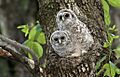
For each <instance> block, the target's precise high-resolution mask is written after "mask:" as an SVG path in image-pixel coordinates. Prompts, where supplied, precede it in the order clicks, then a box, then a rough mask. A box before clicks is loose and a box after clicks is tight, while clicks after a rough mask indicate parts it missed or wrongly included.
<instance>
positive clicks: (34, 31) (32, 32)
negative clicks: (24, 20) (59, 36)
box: [28, 25, 42, 41]
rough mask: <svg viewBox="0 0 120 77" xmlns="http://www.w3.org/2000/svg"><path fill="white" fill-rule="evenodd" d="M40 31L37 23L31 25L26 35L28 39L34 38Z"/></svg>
mask: <svg viewBox="0 0 120 77" xmlns="http://www.w3.org/2000/svg"><path fill="white" fill-rule="evenodd" d="M41 31H42V29H41V27H40V26H39V25H37V26H35V27H33V28H32V29H31V30H30V33H29V36H28V39H29V40H32V41H33V40H35V38H36V37H38V35H37V34H38V33H40V32H41Z"/></svg>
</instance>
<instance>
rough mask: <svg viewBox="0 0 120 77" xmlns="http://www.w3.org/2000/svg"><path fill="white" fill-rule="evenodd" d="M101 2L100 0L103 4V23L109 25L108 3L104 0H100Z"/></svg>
mask: <svg viewBox="0 0 120 77" xmlns="http://www.w3.org/2000/svg"><path fill="white" fill-rule="evenodd" d="M101 2H102V5H103V11H104V20H105V24H106V25H109V24H110V23H111V22H110V12H109V5H108V3H107V2H106V1H105V0H101Z"/></svg>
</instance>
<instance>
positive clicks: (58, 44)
mask: <svg viewBox="0 0 120 77" xmlns="http://www.w3.org/2000/svg"><path fill="white" fill-rule="evenodd" d="M50 44H51V45H52V48H53V49H54V51H56V52H57V53H58V55H60V56H61V54H63V53H65V52H66V51H67V49H68V48H69V46H70V45H71V39H70V37H69V34H68V33H67V32H66V31H60V30H59V31H55V32H53V33H52V35H51V37H50Z"/></svg>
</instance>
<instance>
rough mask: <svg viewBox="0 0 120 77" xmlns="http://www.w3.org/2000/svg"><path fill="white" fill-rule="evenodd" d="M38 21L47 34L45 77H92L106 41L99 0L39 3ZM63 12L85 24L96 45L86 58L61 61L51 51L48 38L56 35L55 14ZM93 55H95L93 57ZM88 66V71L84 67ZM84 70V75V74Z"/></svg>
mask: <svg viewBox="0 0 120 77" xmlns="http://www.w3.org/2000/svg"><path fill="white" fill-rule="evenodd" d="M38 2H39V21H40V24H41V25H42V27H43V30H44V31H45V33H46V37H47V45H46V46H47V49H46V54H47V55H46V69H45V76H46V77H95V63H96V59H97V57H98V54H97V53H101V52H102V51H103V48H102V44H103V42H104V41H105V39H106V34H105V30H104V29H105V28H104V20H103V11H102V6H101V3H100V0H44V1H43V0H38ZM63 8H68V9H72V10H73V11H75V13H76V14H77V16H78V17H79V19H80V20H81V21H82V22H84V23H85V24H87V26H88V28H89V29H90V31H91V34H92V35H93V37H94V41H95V43H96V44H95V45H94V46H93V47H92V48H91V50H90V53H89V55H87V56H86V55H84V56H82V57H79V58H77V59H76V58H74V59H71V58H61V57H59V56H58V55H57V54H56V53H54V51H53V50H52V49H51V47H50V44H49V38H50V35H51V33H52V32H53V31H55V25H56V22H55V16H56V13H57V12H58V11H59V10H60V9H63ZM93 51H95V52H94V53H92V52H93ZM86 64H87V65H88V67H89V70H87V67H86V66H85V65H86ZM82 67H84V68H85V69H86V70H87V71H85V72H84V70H83V69H82Z"/></svg>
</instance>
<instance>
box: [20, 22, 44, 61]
mask: <svg viewBox="0 0 120 77" xmlns="http://www.w3.org/2000/svg"><path fill="white" fill-rule="evenodd" d="M18 29H21V31H22V32H24V33H25V36H28V39H27V40H26V41H25V42H24V45H26V46H28V47H29V48H30V49H32V50H33V51H34V52H35V54H36V56H37V57H38V58H40V57H42V54H43V48H42V45H44V44H46V39H45V34H44V32H43V31H42V28H41V26H40V24H39V22H38V21H37V23H36V25H35V24H34V25H33V26H32V28H31V29H30V27H29V26H28V25H21V26H18ZM25 53H26V54H27V55H28V57H29V58H31V59H32V56H31V54H30V53H28V52H26V51H25Z"/></svg>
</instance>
